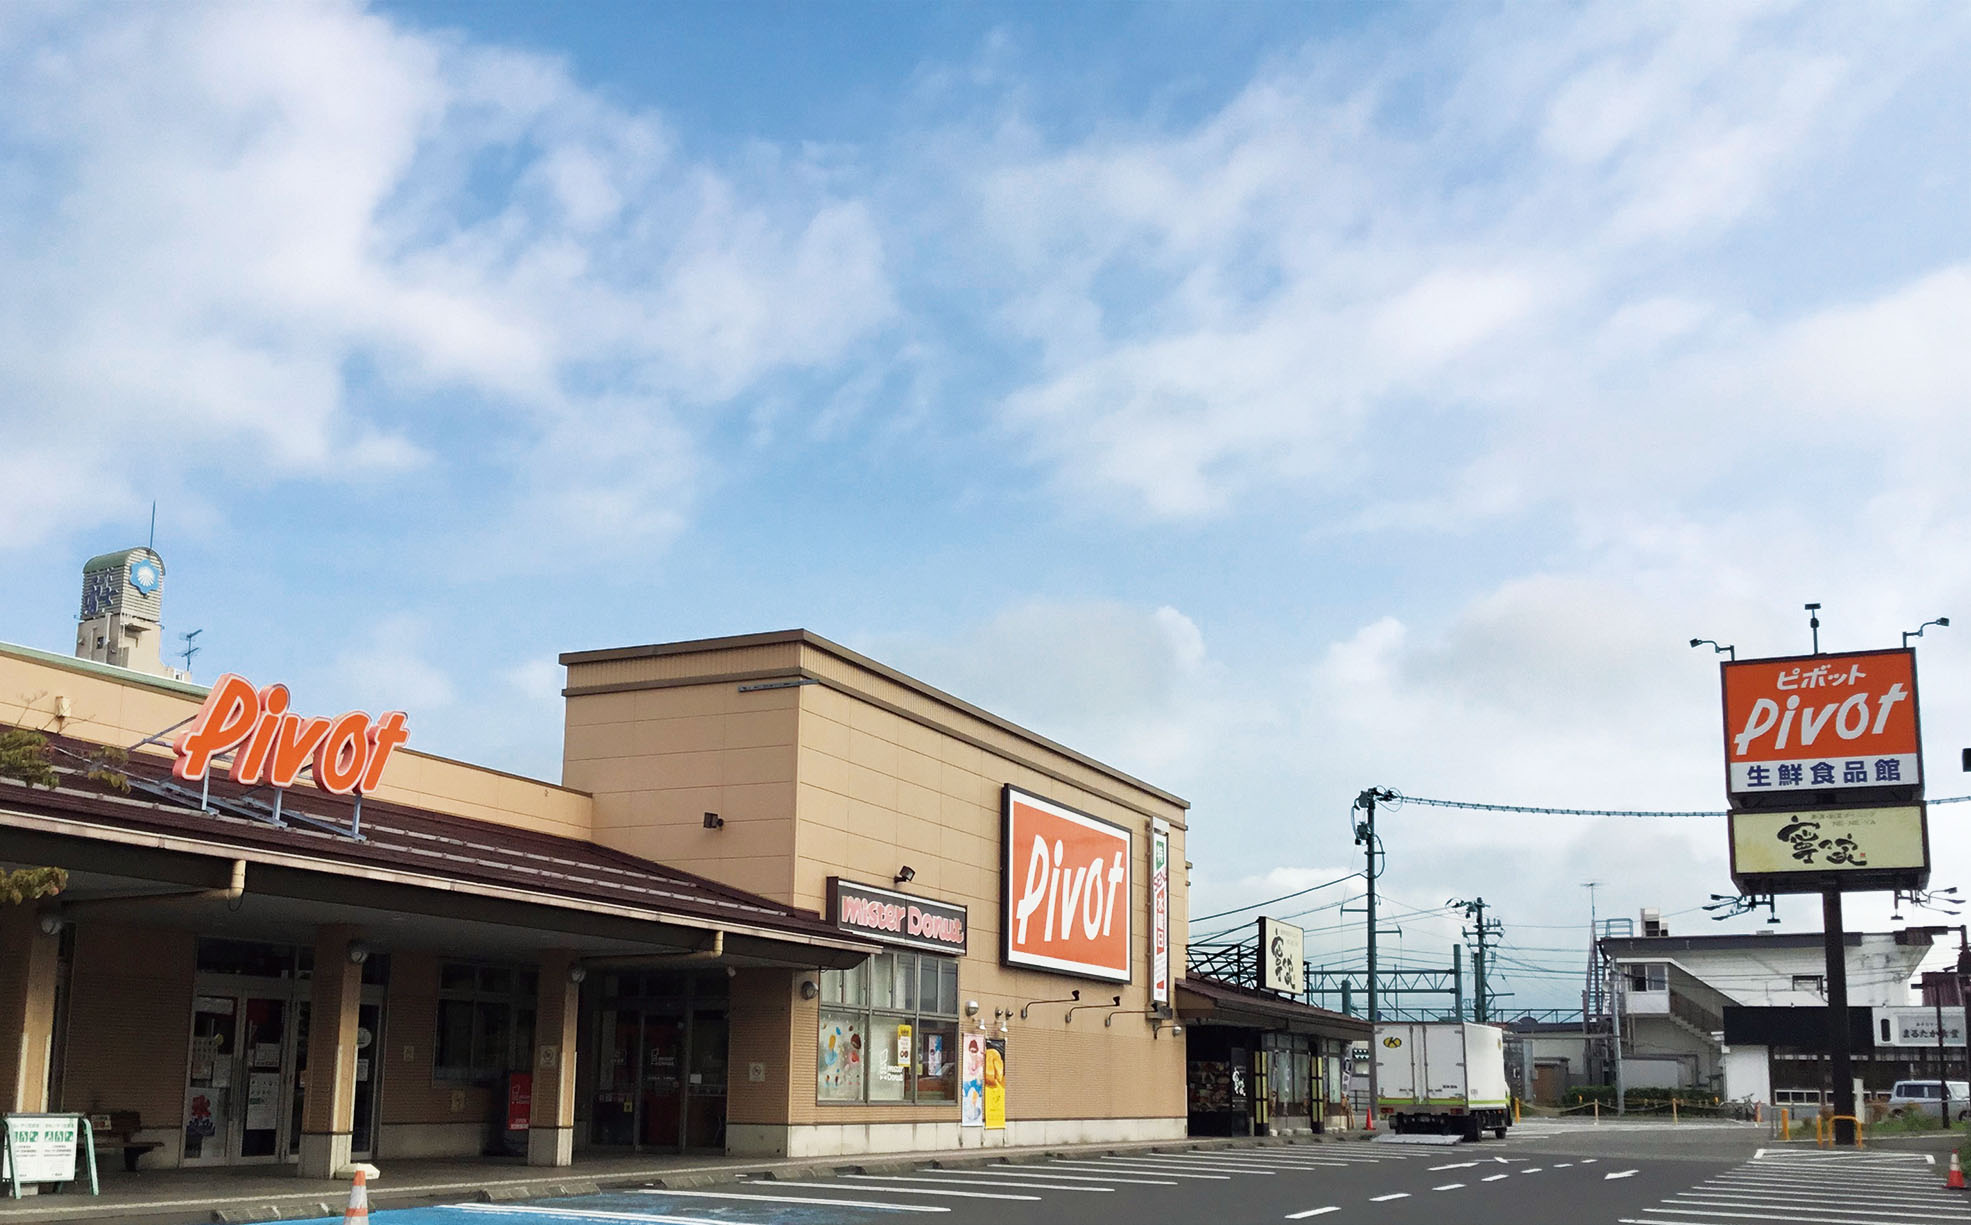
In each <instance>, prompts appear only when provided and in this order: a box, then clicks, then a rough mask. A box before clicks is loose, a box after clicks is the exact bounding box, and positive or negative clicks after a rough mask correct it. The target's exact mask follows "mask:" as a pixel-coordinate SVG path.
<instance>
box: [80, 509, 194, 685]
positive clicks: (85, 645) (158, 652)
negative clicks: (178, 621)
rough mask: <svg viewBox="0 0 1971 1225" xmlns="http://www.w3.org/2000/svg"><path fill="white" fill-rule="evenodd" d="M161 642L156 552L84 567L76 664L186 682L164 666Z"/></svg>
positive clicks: (105, 556) (108, 557) (127, 552)
mask: <svg viewBox="0 0 1971 1225" xmlns="http://www.w3.org/2000/svg"><path fill="white" fill-rule="evenodd" d="M151 541H152V544H155V543H156V541H157V505H156V503H152V505H151ZM163 639H164V559H163V558H162V557H160V556H158V552H157V550H156V549H155V548H153V547H152V546H151V545H140V546H138V547H136V548H130V549H118V550H117V551H116V552H114V553H102V554H99V555H97V556H95V557H92V558H90V559H89V560H88V561H87V562H84V563H83V566H82V610H81V613H80V615H79V616H78V617H77V618H76V627H75V656H76V658H77V659H89V660H94V661H95V662H97V663H100V664H110V665H112V666H114V667H118V668H128V669H130V670H131V671H133V672H143V673H147V674H148V675H151V676H170V677H175V678H177V679H180V680H182V679H185V678H184V677H182V676H179V674H178V672H177V670H176V669H174V668H172V667H171V666H170V665H169V664H167V663H165V662H164V652H163V646H164V642H163ZM188 662H189V661H188Z"/></svg>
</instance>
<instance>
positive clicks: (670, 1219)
mask: <svg viewBox="0 0 1971 1225" xmlns="http://www.w3.org/2000/svg"><path fill="white" fill-rule="evenodd" d="M445 1207H447V1208H453V1209H456V1210H458V1211H460V1212H480V1213H490V1214H493V1215H495V1216H525V1217H529V1218H532V1219H536V1220H538V1219H539V1218H541V1217H550V1218H552V1219H554V1220H557V1221H605V1222H615V1221H635V1222H641V1223H642V1225H732V1222H731V1221H730V1220H714V1219H713V1218H711V1217H702V1216H672V1215H670V1214H669V1213H662V1212H609V1211H607V1210H604V1209H589V1208H542V1207H529V1206H527V1205H523V1204H446V1205H445ZM945 1211H947V1212H949V1211H950V1209H948V1208H947V1209H945Z"/></svg>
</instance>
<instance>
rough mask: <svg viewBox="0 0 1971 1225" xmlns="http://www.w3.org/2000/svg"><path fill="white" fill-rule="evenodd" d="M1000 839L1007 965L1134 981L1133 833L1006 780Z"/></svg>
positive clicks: (1004, 943) (1118, 980)
mask: <svg viewBox="0 0 1971 1225" xmlns="http://www.w3.org/2000/svg"><path fill="white" fill-rule="evenodd" d="M1001 845H1002V846H1003V847H1004V854H1003V862H1002V864H1001V880H1002V882H1003V885H1002V890H1003V896H1004V903H1005V904H1004V910H1003V913H1002V914H1001V916H1000V918H1001V922H1000V928H1001V930H1002V932H1003V933H1004V934H1003V936H1002V937H1001V939H1002V943H1003V959H1004V960H1005V962H1006V964H1007V965H1013V966H1023V967H1026V968H1029V969H1035V970H1048V971H1052V972H1054V973H1057V974H1073V975H1077V976H1079V977H1082V978H1100V979H1107V980H1108V981H1110V982H1118V983H1126V982H1128V981H1130V953H1131V951H1132V948H1131V944H1132V942H1131V940H1130V912H1131V898H1132V897H1134V890H1133V887H1132V882H1131V880H1130V874H1131V872H1132V871H1133V869H1134V866H1135V856H1134V852H1135V846H1134V841H1133V836H1132V834H1131V832H1130V831H1129V830H1127V829H1125V828H1123V827H1122V826H1120V825H1117V824H1115V823H1113V822H1110V821H1104V820H1102V819H1101V818H1100V817H1092V816H1090V815H1088V814H1087V813H1085V812H1077V811H1075V810H1074V809H1072V808H1068V807H1066V806H1064V805H1061V804H1057V803H1055V802H1054V801H1052V800H1047V799H1042V798H1041V797H1039V796H1037V795H1032V794H1029V793H1027V792H1025V791H1022V790H1020V789H1019V788H1017V787H1013V786H1008V787H1007V788H1006V789H1005V792H1004V796H1003V812H1002V838H1001Z"/></svg>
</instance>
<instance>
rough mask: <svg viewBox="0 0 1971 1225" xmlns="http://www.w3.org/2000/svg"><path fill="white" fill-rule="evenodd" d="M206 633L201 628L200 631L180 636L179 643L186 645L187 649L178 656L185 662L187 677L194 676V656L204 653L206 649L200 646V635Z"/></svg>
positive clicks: (196, 630)
mask: <svg viewBox="0 0 1971 1225" xmlns="http://www.w3.org/2000/svg"><path fill="white" fill-rule="evenodd" d="M204 632H205V630H204V628H203V627H201V628H199V629H195V630H193V631H191V632H190V633H188V634H180V635H178V639H179V641H181V642H183V643H184V644H185V649H184V650H182V651H180V652H178V654H179V656H180V657H181V658H183V659H184V661H185V675H186V676H190V675H191V674H192V656H194V655H196V654H198V653H199V652H200V651H203V650H204V649H205V648H204V647H202V646H200V645H198V636H199V635H200V634H203V633H204Z"/></svg>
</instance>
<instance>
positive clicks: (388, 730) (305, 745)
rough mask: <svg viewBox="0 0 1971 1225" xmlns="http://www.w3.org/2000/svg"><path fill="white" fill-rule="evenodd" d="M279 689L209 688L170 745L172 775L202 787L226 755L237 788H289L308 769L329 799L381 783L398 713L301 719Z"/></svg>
mask: <svg viewBox="0 0 1971 1225" xmlns="http://www.w3.org/2000/svg"><path fill="white" fill-rule="evenodd" d="M287 704H288V694H287V686H286V685H269V686H267V687H266V688H265V689H255V688H254V687H253V684H252V682H250V681H248V680H247V679H246V678H245V677H243V676H238V675H235V674H234V673H231V672H228V673H227V674H226V675H224V676H222V677H220V678H219V679H218V680H217V681H215V682H213V685H212V691H211V692H210V693H208V694H207V695H206V697H205V704H204V705H203V706H201V707H199V711H198V714H196V715H194V716H193V717H192V724H191V727H189V728H188V729H187V730H186V731H185V732H184V733H183V734H182V735H180V736H179V737H178V738H177V739H176V740H173V741H172V742H171V751H172V752H173V754H175V755H176V757H177V760H176V761H174V762H173V763H172V764H171V772H172V773H173V774H175V775H177V776H178V778H179V779H180V780H181V781H183V782H188V783H196V782H200V781H202V780H203V779H204V778H205V777H206V775H207V773H208V772H209V771H210V770H211V768H212V765H213V762H214V760H215V759H216V758H218V757H220V756H221V755H223V754H225V753H228V752H230V753H232V754H233V759H232V762H231V763H230V764H229V765H227V767H226V770H227V773H228V774H229V775H230V776H231V777H232V779H233V781H234V782H236V783H244V784H246V785H247V786H259V785H260V784H262V783H269V784H272V785H273V786H275V787H292V786H293V785H294V783H295V780H297V779H298V778H300V777H301V771H302V770H303V769H306V768H308V767H310V766H312V767H313V770H314V779H315V785H316V786H317V787H320V788H321V789H322V790H324V791H327V792H331V793H333V794H336V795H348V794H349V793H350V792H352V791H355V792H361V793H363V794H366V795H367V794H368V793H370V792H372V791H375V790H376V787H377V783H378V781H379V780H381V779H382V778H383V767H384V766H385V764H387V763H388V762H389V760H390V754H391V753H392V752H394V751H395V750H396V748H397V746H398V745H400V744H402V743H404V741H405V740H406V739H407V738H408V736H409V733H407V732H406V731H405V730H404V720H405V716H404V712H403V711H401V710H393V711H391V712H390V713H389V714H386V715H384V716H382V717H381V718H378V719H374V720H373V719H371V718H370V717H369V716H368V715H366V714H364V713H362V712H361V711H356V710H352V711H350V712H348V713H347V714H342V715H337V716H336V717H335V718H333V719H328V718H321V717H316V718H311V719H304V718H302V717H301V716H300V715H297V714H295V713H293V712H292V711H290V710H289V709H288V708H287Z"/></svg>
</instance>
